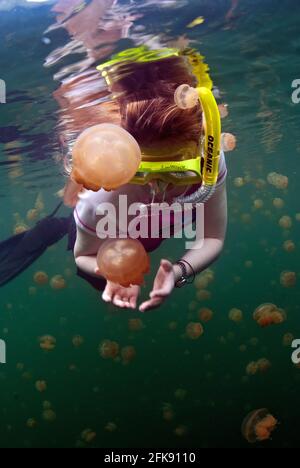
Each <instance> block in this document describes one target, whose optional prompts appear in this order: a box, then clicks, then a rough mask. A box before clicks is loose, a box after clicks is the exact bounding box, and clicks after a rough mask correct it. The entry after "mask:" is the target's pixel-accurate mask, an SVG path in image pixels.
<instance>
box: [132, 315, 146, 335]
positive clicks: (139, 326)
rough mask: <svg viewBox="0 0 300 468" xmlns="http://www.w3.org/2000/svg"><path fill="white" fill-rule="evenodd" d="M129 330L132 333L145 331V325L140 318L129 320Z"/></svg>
mask: <svg viewBox="0 0 300 468" xmlns="http://www.w3.org/2000/svg"><path fill="white" fill-rule="evenodd" d="M128 328H129V330H130V331H132V332H136V331H140V330H143V328H144V324H143V322H142V320H141V319H140V318H133V319H129V320H128Z"/></svg>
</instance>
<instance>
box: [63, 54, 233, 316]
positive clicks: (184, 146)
mask: <svg viewBox="0 0 300 468" xmlns="http://www.w3.org/2000/svg"><path fill="white" fill-rule="evenodd" d="M124 57H126V60H125V58H124ZM193 58H194V59H195V53H194V54H193ZM196 58H197V54H196ZM190 63H191V61H190V58H189V55H186V54H181V53H179V52H177V51H175V50H172V49H169V50H167V49H166V50H162V51H147V50H146V49H145V48H142V49H133V50H129V51H127V52H122V53H121V54H120V56H116V57H115V58H114V60H113V61H112V62H111V65H110V63H108V64H107V65H103V66H102V67H100V69H101V70H102V72H103V73H104V75H105V77H106V79H107V81H108V83H109V84H110V91H111V92H112V93H113V94H114V95H115V96H116V97H115V99H114V101H113V102H112V103H111V104H110V109H109V110H107V112H106V113H104V115H103V116H102V118H103V121H104V122H106V123H110V124H114V125H119V126H121V127H122V128H123V129H125V130H126V131H127V132H129V134H130V135H131V136H133V137H134V139H135V140H136V142H137V143H138V145H139V147H140V148H141V149H142V154H143V161H145V160H146V161H150V162H151V161H157V160H159V161H173V162H176V161H185V160H187V159H188V160H190V159H191V158H196V157H197V155H198V154H199V152H200V146H201V143H200V142H201V137H202V133H203V115H202V110H201V107H200V104H199V103H198V104H196V106H194V108H192V109H190V110H186V109H180V108H179V107H178V106H177V105H176V104H175V103H174V93H175V91H176V89H178V87H179V86H181V85H184V84H186V85H189V86H190V87H193V86H199V85H201V84H202V85H203V84H204V85H205V84H207V82H209V79H208V78H207V76H206V72H205V73H202V74H201V76H199V77H198V79H197V78H196V76H194V75H193V73H192V66H191V65H190ZM201 77H202V81H204V83H199V80H200V81H201ZM205 82H206V83H205ZM100 123H101V122H100ZM218 163H219V164H218V175H217V182H216V184H215V186H214V193H213V195H212V196H211V197H210V198H209V199H208V200H207V201H206V203H205V205H204V206H205V209H204V219H205V225H204V242H203V240H202V239H201V240H199V241H198V242H199V243H198V245H196V246H194V248H193V249H192V250H189V251H186V252H183V254H182V258H181V259H180V260H179V261H178V262H176V264H174V265H173V264H172V263H171V262H169V261H168V260H165V259H163V260H161V263H160V266H159V269H158V272H157V275H156V278H155V281H154V285H153V288H152V291H151V293H150V297H149V299H148V300H147V301H146V302H144V303H142V304H141V305H140V307H139V310H140V311H141V312H145V311H147V310H150V309H154V308H157V307H159V306H160V305H161V304H162V303H163V302H164V301H165V300H166V299H167V298H168V297H169V296H170V295H171V293H172V291H173V290H174V288H175V287H176V286H182V285H184V284H186V283H188V282H189V281H190V279H193V278H195V275H196V274H198V273H200V272H201V271H203V270H204V269H206V268H207V267H208V266H209V265H211V264H212V263H213V262H214V261H215V260H216V259H217V258H218V256H219V255H220V254H221V252H222V249H223V245H224V239H225V233H226V225H227V200H226V184H225V179H226V174H227V170H226V164H225V159H224V153H223V152H221V155H220V160H219V161H218ZM199 165H200V159H199ZM187 172H188V171H187ZM151 175H152V177H151V181H149V183H145V184H143V185H140V184H137V185H135V184H134V180H133V181H132V183H129V184H126V185H122V186H121V187H119V188H117V189H116V190H112V191H105V190H103V189H101V190H98V191H97V190H95V191H92V190H86V189H84V190H83V191H82V188H83V187H82V186H81V185H80V182H82V181H81V180H80V178H78V177H77V179H76V177H73V179H70V182H69V184H68V186H67V188H66V192H65V201H66V203H67V204H68V205H74V204H75V205H76V206H75V211H74V217H75V221H76V228H77V235H76V243H75V248H74V256H75V262H76V265H77V267H78V268H79V269H80V270H81V271H83V272H84V273H85V274H87V275H90V276H97V275H99V274H100V273H99V269H98V266H97V252H98V250H99V248H100V246H101V244H102V243H103V240H101V239H100V238H99V232H98V235H97V233H96V231H97V224H98V222H99V219H100V216H99V215H97V207H99V206H101V204H104V203H105V204H107V203H111V204H112V205H113V206H115V208H116V212H118V211H119V210H118V207H119V203H120V197H121V196H124V195H125V196H127V199H128V204H131V203H135V202H140V203H141V205H151V203H152V201H153V196H155V202H156V203H159V202H164V203H167V204H169V205H171V204H172V201H174V200H178V199H180V200H181V202H183V203H186V202H192V203H194V204H197V203H199V202H201V201H203V200H202V199H201V195H200V194H201V182H199V179H196V180H197V183H195V182H194V181H193V182H191V181H190V178H189V177H188V176H189V174H187V173H185V174H181V176H180V177H179V178H181V179H182V177H183V180H184V176H185V177H186V179H187V182H186V184H184V183H183V182H182V180H180V184H178V185H177V183H176V176H178V174H177V173H174V172H173V173H171V176H173V177H174V181H173V182H171V181H170V182H169V183H168V182H165V177H164V176H162V174H160V173H159V172H157V173H155V172H154V173H152V174H151ZM74 179H75V180H74ZM170 180H172V179H170ZM76 182H78V185H77V184H76ZM85 187H88V183H87V185H86V186H85ZM77 194H78V199H77V198H76V197H77ZM199 197H200V198H199ZM117 223H118V220H117ZM140 240H141V242H142V243H143V244H144V247H145V248H146V250H147V251H153V250H155V249H157V248H158V247H159V246H160V244H161V243H162V241H163V239H162V238H160V239H153V238H151V236H150V237H148V238H147V239H140ZM139 294H140V286H138V285H132V286H129V287H122V286H120V285H118V284H115V283H113V282H111V281H107V284H106V286H105V289H104V292H103V295H102V298H103V300H104V301H105V302H111V303H113V304H114V305H116V306H118V307H121V308H131V309H135V308H136V307H137V301H138V297H139Z"/></svg>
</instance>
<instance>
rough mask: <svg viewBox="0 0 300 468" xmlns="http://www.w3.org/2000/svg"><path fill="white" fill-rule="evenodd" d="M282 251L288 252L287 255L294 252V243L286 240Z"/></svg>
mask: <svg viewBox="0 0 300 468" xmlns="http://www.w3.org/2000/svg"><path fill="white" fill-rule="evenodd" d="M283 249H284V250H285V251H286V252H288V253H291V252H294V251H295V250H296V245H295V242H293V241H292V240H290V239H289V240H286V241H284V243H283Z"/></svg>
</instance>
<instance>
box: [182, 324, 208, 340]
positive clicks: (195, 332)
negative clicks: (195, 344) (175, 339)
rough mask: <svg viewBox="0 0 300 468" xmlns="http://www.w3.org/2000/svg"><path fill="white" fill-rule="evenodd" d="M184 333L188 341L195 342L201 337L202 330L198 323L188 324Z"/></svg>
mask: <svg viewBox="0 0 300 468" xmlns="http://www.w3.org/2000/svg"><path fill="white" fill-rule="evenodd" d="M185 332H186V336H187V337H188V338H189V339H190V340H197V339H198V338H200V336H202V335H203V333H204V330H203V326H202V325H201V323H200V322H190V323H188V324H187V326H186V329H185Z"/></svg>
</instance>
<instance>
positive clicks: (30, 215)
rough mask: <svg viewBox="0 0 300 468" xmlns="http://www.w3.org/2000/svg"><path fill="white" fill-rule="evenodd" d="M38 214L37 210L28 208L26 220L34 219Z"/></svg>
mask: <svg viewBox="0 0 300 468" xmlns="http://www.w3.org/2000/svg"><path fill="white" fill-rule="evenodd" d="M38 216H39V212H38V210H37V209H35V208H33V209H32V210H29V211H28V212H27V215H26V219H27V221H35V220H36V219H37V218H38Z"/></svg>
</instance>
